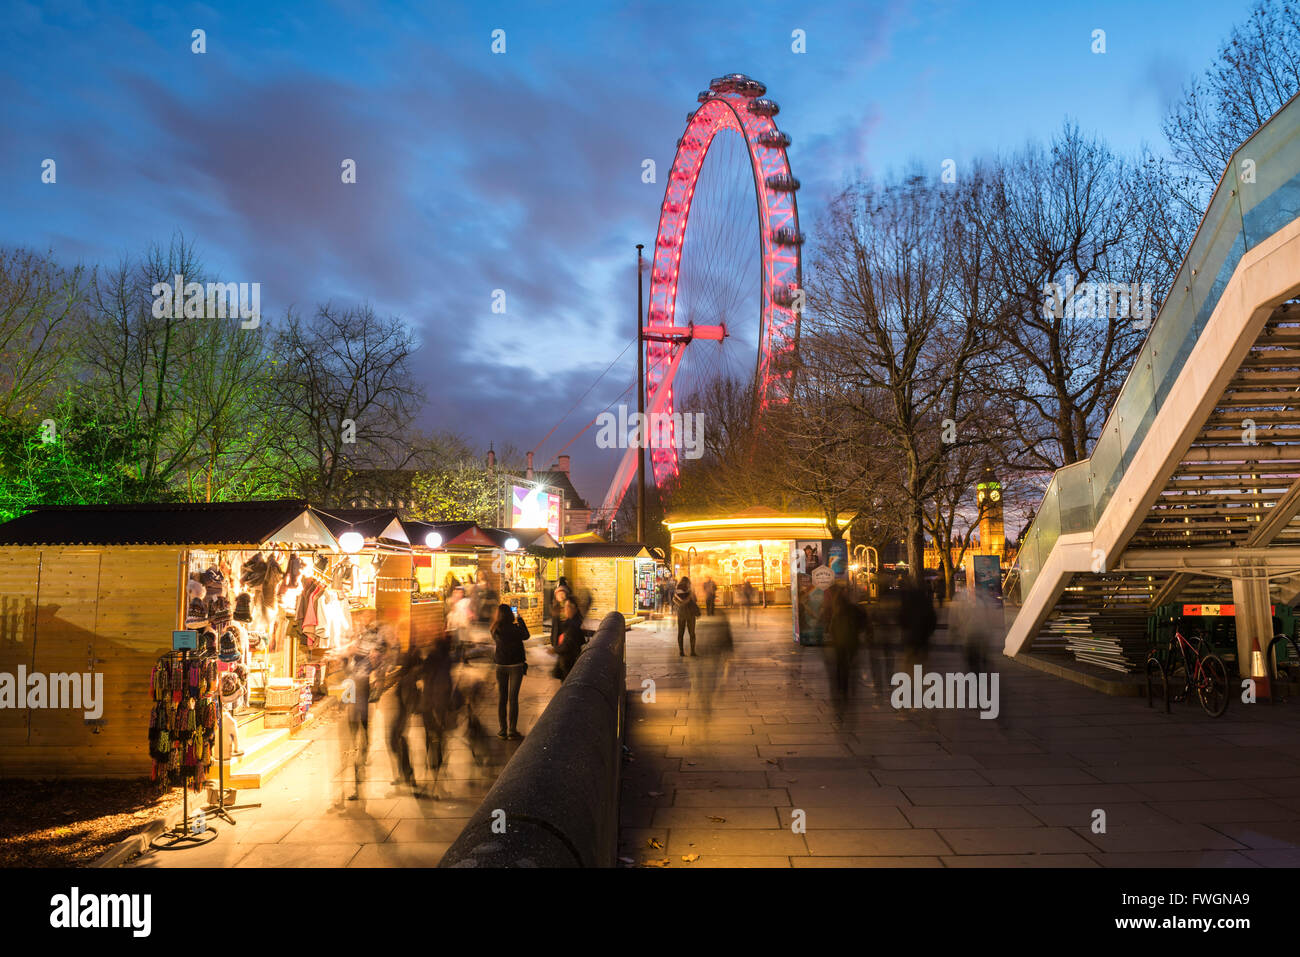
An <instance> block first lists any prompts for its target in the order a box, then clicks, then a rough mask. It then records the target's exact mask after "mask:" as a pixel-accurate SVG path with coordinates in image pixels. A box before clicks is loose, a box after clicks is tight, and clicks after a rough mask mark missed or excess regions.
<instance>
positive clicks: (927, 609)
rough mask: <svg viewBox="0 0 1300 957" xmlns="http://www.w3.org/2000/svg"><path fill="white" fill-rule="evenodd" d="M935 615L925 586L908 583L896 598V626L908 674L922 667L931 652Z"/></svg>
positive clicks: (920, 583) (936, 617)
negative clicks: (900, 638)
mask: <svg viewBox="0 0 1300 957" xmlns="http://www.w3.org/2000/svg"><path fill="white" fill-rule="evenodd" d="M937 624H938V616H937V615H936V613H935V610H934V599H933V598H932V597H931V595H930V589H929V587H928V583H927V582H926V581H925V580H924V579H922V580H920V581H915V582H914V581H908V582H907V584H906V585H904V587H903V590H902V593H901V594H900V595H899V604H898V625H899V628H900V629H902V632H903V643H904V670H905V671H909V672H910V671H911V670H912V667H913V666H914V665H916V664H922V665H924V664H925V662H926V658H927V657H928V654H929V650H930V636H931V635H933V634H934V629H935V626H936V625H937Z"/></svg>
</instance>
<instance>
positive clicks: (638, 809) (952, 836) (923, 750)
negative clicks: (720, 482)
mask: <svg viewBox="0 0 1300 957" xmlns="http://www.w3.org/2000/svg"><path fill="white" fill-rule="evenodd" d="M703 620H704V619H702V621H703ZM944 635H945V633H944V632H942V631H941V632H939V635H938V636H937V640H938V641H940V642H942V641H944V640H945V639H944ZM735 636H736V644H735V652H734V655H733V656H732V659H731V661H730V663H729V665H727V666H726V667H725V668H718V666H717V663H716V662H715V661H714V660H713V659H712V658H694V659H692V658H685V659H683V658H679V657H678V655H677V647H676V642H675V634H672V633H670V632H668V631H666V630H665V631H656V630H655V627H654V624H653V623H651V624H649V625H641V626H638V627H636V628H634V629H633V630H632V631H631V632H630V634H629V638H628V682H627V687H628V737H627V743H628V745H629V747H630V748H631V751H632V754H631V759H630V760H629V761H627V762H625V764H624V781H623V798H622V804H621V813H622V822H621V823H622V830H621V849H620V852H619V853H620V855H621V857H622V860H623V862H624V863H625V864H657V865H658V866H668V867H706V866H712V867H726V866H745V867H791V866H793V867H819V866H864V867H878V866H884V867H901V866H918V867H962V866H1034V865H1046V866H1077V867H1097V866H1104V867H1125V866H1143V867H1205V866H1214V867H1219V866H1240V867H1253V866H1292V867H1293V866H1297V865H1300V699H1295V700H1293V701H1291V702H1290V703H1283V704H1280V705H1278V706H1277V707H1272V706H1270V705H1269V704H1267V703H1262V704H1258V705H1246V704H1242V703H1241V701H1240V697H1237V698H1234V699H1233V701H1232V703H1231V704H1230V705H1229V708H1228V712H1227V714H1226V715H1224V716H1223V717H1221V718H1219V719H1212V718H1209V717H1208V716H1207V715H1205V713H1204V712H1203V711H1201V709H1200V707H1199V706H1198V705H1196V704H1195V703H1184V704H1175V705H1174V713H1173V714H1169V715H1166V714H1164V713H1163V712H1159V711H1157V710H1154V709H1148V708H1147V706H1146V703H1145V701H1144V699H1142V698H1118V697H1110V696H1107V695H1104V694H1101V693H1099V692H1094V691H1090V690H1088V689H1086V688H1083V687H1081V686H1079V685H1076V684H1073V683H1071V682H1068V681H1065V680H1063V679H1060V678H1056V677H1053V676H1050V675H1047V674H1044V673H1042V672H1039V671H1035V670H1032V669H1030V668H1027V667H1025V666H1023V665H1018V664H1016V663H1015V662H1013V661H1011V660H1010V659H1007V658H1005V657H1003V656H1001V655H1000V654H995V655H993V657H992V658H991V665H990V667H991V668H993V669H995V670H996V671H997V672H998V673H999V675H1000V681H999V690H1000V704H1001V713H1000V714H999V716H998V717H997V718H996V719H993V720H988V719H980V718H979V717H978V712H976V711H956V710H947V711H939V710H929V711H926V710H915V711H903V710H900V711H895V710H894V709H893V708H892V707H890V705H889V702H888V699H887V697H886V698H883V699H880V698H877V697H875V695H874V694H873V692H872V689H871V687H870V685H869V684H867V683H866V679H865V677H864V676H860V680H859V683H858V684H857V686H856V688H855V691H856V699H855V702H854V703H852V704H851V705H850V706H849V708H848V709H847V710H846V712H845V715H844V720H843V721H839V720H836V718H835V715H834V710H833V708H832V707H831V705H830V696H829V688H828V682H827V678H826V668H825V662H824V652H823V649H820V648H804V647H799V646H797V645H795V644H793V642H792V641H791V639H790V636H789V610H788V609H785V610H783V611H782V610H770V611H767V612H762V613H760V614H759V616H758V619H757V624H756V625H755V626H754V627H753V628H751V629H744V628H741V627H736V628H735ZM929 668H930V669H932V670H936V671H941V672H945V671H953V672H957V671H965V670H966V668H965V664H964V656H962V655H959V654H958V653H957V651H956V649H954V648H943V647H939V648H936V649H934V650H933V651H932V653H931V657H930V662H929ZM892 670H893V669H892V667H891V668H890V673H892ZM646 678H650V679H653V681H654V682H655V701H654V703H647V702H645V701H643V694H644V691H643V685H642V682H643V680H644V679H646ZM712 684H716V689H715V690H714V691H713V692H712V693H711V694H710V693H709V692H708V689H709V687H710V685H712ZM796 811H800V812H802V815H796V814H795V812H796ZM1097 811H1101V812H1104V815H1105V832H1104V833H1095V832H1094V830H1093V822H1094V820H1096V819H1097V817H1096V813H1095V812H1097ZM796 816H798V817H801V818H802V819H803V821H804V823H805V830H804V831H803V832H802V833H800V832H798V831H797V830H796V829H795V828H794V827H793V826H792V825H793V824H794V823H795V818H796ZM648 842H656V843H657V844H658V845H660V846H658V847H654V846H650V844H649V843H648ZM691 855H699V857H698V859H697V860H695V861H694V862H692V863H687V862H685V861H683V858H684V857H689V856H691ZM665 862H666V863H665Z"/></svg>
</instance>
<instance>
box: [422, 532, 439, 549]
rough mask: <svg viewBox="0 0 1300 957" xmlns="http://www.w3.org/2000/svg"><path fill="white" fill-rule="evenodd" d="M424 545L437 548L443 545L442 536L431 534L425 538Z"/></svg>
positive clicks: (435, 533)
mask: <svg viewBox="0 0 1300 957" xmlns="http://www.w3.org/2000/svg"><path fill="white" fill-rule="evenodd" d="M424 544H425V546H426V547H427V548H437V547H438V546H439V545H441V544H442V536H441V535H439V534H438V533H437V532H430V533H429V534H428V535H426V536H424Z"/></svg>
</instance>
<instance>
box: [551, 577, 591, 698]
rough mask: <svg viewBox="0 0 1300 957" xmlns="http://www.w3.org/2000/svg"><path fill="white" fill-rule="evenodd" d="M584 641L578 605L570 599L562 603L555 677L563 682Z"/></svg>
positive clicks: (556, 647)
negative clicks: (562, 615) (562, 610)
mask: <svg viewBox="0 0 1300 957" xmlns="http://www.w3.org/2000/svg"><path fill="white" fill-rule="evenodd" d="M586 640H587V636H586V634H585V633H584V632H583V630H582V612H581V611H579V610H578V603H577V602H576V601H574V600H573V599H572V598H570V599H568V600H567V601H566V602H565V603H564V618H563V620H562V621H561V622H560V626H559V630H558V634H557V638H556V642H555V653H556V655H557V660H556V662H555V677H557V678H559V679H560V680H561V681H563V680H564V679H565V678H567V677H568V676H569V672H570V671H572V670H573V666H574V664H575V663H576V662H577V660H578V655H579V654H581V652H582V646H583V644H584V643H585V642H586Z"/></svg>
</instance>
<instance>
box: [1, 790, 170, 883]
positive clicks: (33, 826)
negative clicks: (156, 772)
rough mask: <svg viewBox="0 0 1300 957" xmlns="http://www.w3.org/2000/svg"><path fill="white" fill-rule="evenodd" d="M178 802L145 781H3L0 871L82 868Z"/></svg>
mask: <svg viewBox="0 0 1300 957" xmlns="http://www.w3.org/2000/svg"><path fill="white" fill-rule="evenodd" d="M190 800H191V802H193V801H195V800H196V799H195V798H194V796H193V795H192V794H191V796H190ZM180 803H181V792H180V788H171V789H169V790H167V791H163V792H160V790H159V788H158V787H157V786H156V785H155V784H153V782H151V781H149V780H148V779H140V780H134V781H113V780H85V779H81V780H75V779H65V780H52V781H31V780H22V779H16V778H15V779H7V780H6V781H5V782H4V787H3V788H0V867H85V866H86V865H88V864H90V863H91V862H92V861H94V860H95V858H97V857H99V856H100V855H101V854H103V853H104V852H105V851H107V850H108V849H109V848H110V847H112V846H113V845H114V844H116V843H117V842H118V841H122V840H125V839H126V838H128V837H130V836H131V835H133V834H136V833H138V832H139V831H140V829H141V828H142V827H144V825H145V824H147V823H148V822H149V821H151V820H153V819H154V818H156V817H163V816H164V815H166V813H167V812H168V811H169V810H171V809H172V808H173V807H175V806H177V805H179V804H180Z"/></svg>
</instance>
